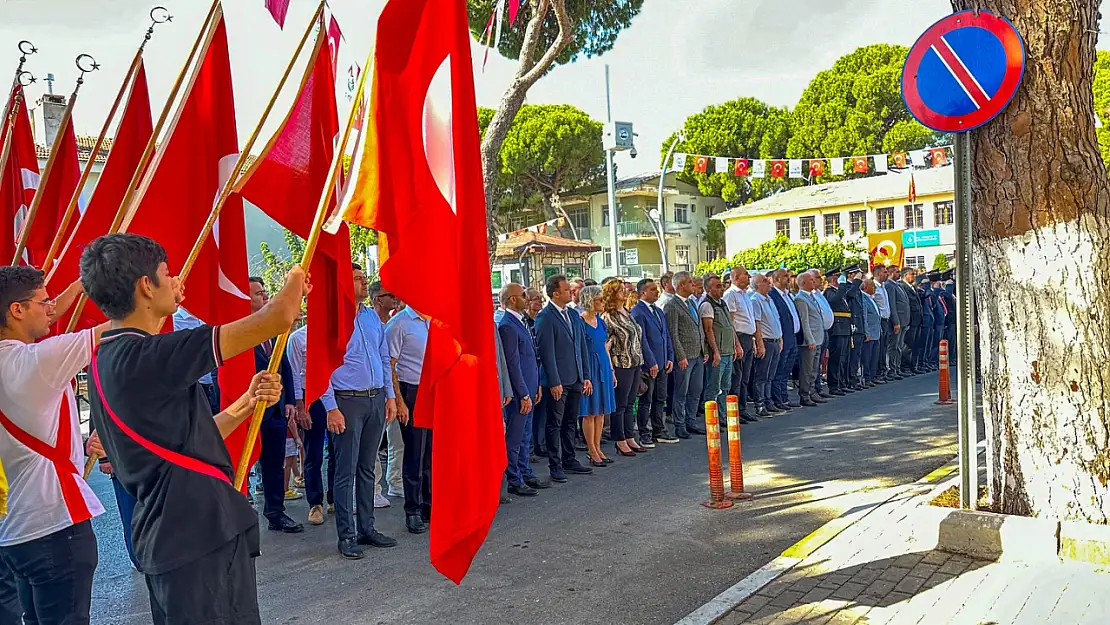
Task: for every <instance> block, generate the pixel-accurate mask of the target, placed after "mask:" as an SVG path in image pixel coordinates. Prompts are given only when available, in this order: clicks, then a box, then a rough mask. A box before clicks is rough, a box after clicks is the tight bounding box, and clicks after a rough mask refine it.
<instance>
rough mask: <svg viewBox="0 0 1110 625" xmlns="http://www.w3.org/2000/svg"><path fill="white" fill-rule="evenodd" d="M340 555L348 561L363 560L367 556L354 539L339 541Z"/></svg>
mask: <svg viewBox="0 0 1110 625" xmlns="http://www.w3.org/2000/svg"><path fill="white" fill-rule="evenodd" d="M339 553H340V554H341V555H342V556H343V557H344V558H347V559H348V560H361V559H362V556H364V555H366V554H365V553H363V551H362V547H359V546H358V542H356V541H355V539H353V538H347V539H345V540H340V541H339Z"/></svg>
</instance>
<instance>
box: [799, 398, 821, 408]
mask: <svg viewBox="0 0 1110 625" xmlns="http://www.w3.org/2000/svg"><path fill="white" fill-rule="evenodd" d="M801 405H802V406H805V407H806V408H815V407H816V406H817V402H815V401H813V400H810V399H803V400H802V403H801Z"/></svg>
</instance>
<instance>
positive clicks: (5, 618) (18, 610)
mask: <svg viewBox="0 0 1110 625" xmlns="http://www.w3.org/2000/svg"><path fill="white" fill-rule="evenodd" d="M22 623H23V606H22V605H20V603H19V584H18V583H17V582H16V581H15V573H13V572H12V570H11V568H10V567H9V566H8V565H7V564H5V563H4V559H3V558H0V625H22Z"/></svg>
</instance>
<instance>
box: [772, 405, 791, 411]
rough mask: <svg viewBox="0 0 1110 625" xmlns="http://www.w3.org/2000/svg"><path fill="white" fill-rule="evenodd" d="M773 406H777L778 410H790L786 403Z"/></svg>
mask: <svg viewBox="0 0 1110 625" xmlns="http://www.w3.org/2000/svg"><path fill="white" fill-rule="evenodd" d="M775 408H778V409H779V412H790V406H788V405H786V404H775Z"/></svg>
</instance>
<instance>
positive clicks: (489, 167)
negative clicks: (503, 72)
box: [482, 0, 573, 240]
mask: <svg viewBox="0 0 1110 625" xmlns="http://www.w3.org/2000/svg"><path fill="white" fill-rule="evenodd" d="M552 9H554V11H555V17H556V19H557V20H558V23H559V34H558V36H557V37H556V38H555V42H554V43H553V44H552V45H551V47H550V48H548V49H547V50H545V51H544V53H543V56H541V57H539V60H537V59H536V53H537V52H538V50H537V48H538V47H539V42H540V35H541V33H542V31H543V22H544V20H545V19H547V14H548V11H549V10H552ZM572 30H573V25H572V24H571V23H570V16H569V15H568V14H567V9H566V0H536V2H535V3H534V10H533V11H532V15H531V17H530V18H529V20H528V26H527V28H526V29H525V31H524V43H523V44H522V46H521V49H520V64H519V66H518V67H517V71H516V76H515V77H514V78H513V82H512V83H511V84H510V85H509V88H508V89H506V90H505V95H504V96H502V98H501V104H500V105H499V106H498V107H497V111H496V112H495V113H494V114H493V119H492V120H490V123H489V126H488V127H486V134H485V136H484V137H483V138H482V176H483V177H484V182H485V190H486V224H487V226H488V229H489V232H490V239H491V240H496V237H495V236H494V228H493V224H494V199H495V198H496V196H497V173H498V171H500V168H501V158H500V157H501V144H502V143H504V142H505V136H506V135H507V134H508V133H509V127H510V126H511V125H512V123H513V119H515V118H516V114H517V112H519V111H520V107H521V106H523V105H524V98H525V97H526V96H527V95H528V89H530V88H531V87H532V85H534V84H536V81H537V80H539V79H540V77H541V76H543V75H544V74H546V73H547V70H548V69H550V68H551V66H552V65H553V64H554V63H555V59H556V58H557V57H558V56H559V54H560V53H562V51H563V48H566V47H567V45H568V44H569V43H570V41H571V34H572Z"/></svg>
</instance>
